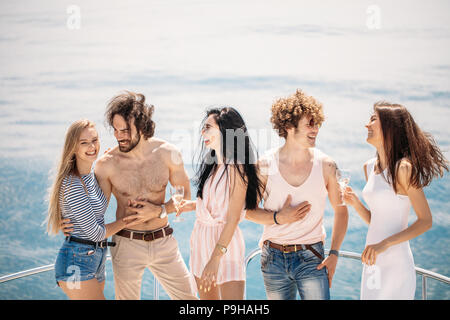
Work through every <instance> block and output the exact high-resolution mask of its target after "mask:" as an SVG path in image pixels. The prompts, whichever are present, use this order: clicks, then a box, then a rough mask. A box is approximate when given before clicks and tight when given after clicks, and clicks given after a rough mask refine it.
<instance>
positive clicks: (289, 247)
mask: <svg viewBox="0 0 450 320" xmlns="http://www.w3.org/2000/svg"><path fill="white" fill-rule="evenodd" d="M320 242H322V241H319V242H316V243H313V244H286V245H283V244H277V243H273V242H271V241H269V240H266V241H264V244H265V245H268V246H269V247H271V248H274V249H277V250H280V251H281V252H283V253H291V252H297V251H301V250H310V251H311V252H312V253H313V254H314V255H315V256H316V257H317V258H319V259H320V260H323V259H324V258H323V257H322V255H321V254H320V253H319V252H317V250H316V249H314V248H313V247H312V246H313V245H315V244H317V243H320Z"/></svg>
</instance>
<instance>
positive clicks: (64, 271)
mask: <svg viewBox="0 0 450 320" xmlns="http://www.w3.org/2000/svg"><path fill="white" fill-rule="evenodd" d="M99 151H100V143H99V138H98V134H97V130H96V129H95V124H94V123H93V122H91V121H89V120H78V121H76V122H74V123H73V124H72V125H71V126H70V127H69V129H68V130H67V133H66V138H65V142H64V148H63V152H62V155H61V159H60V162H59V165H58V169H57V172H56V177H55V179H54V182H53V185H52V187H51V188H50V192H49V207H48V216H47V232H48V233H50V234H58V232H59V231H60V230H63V231H64V232H65V233H67V234H68V235H69V236H68V237H66V239H65V241H64V243H63V245H62V246H61V248H60V250H59V252H58V256H57V258H56V262H55V278H56V283H57V284H58V286H60V287H61V289H62V290H63V291H64V293H65V294H66V295H67V296H68V297H69V298H70V299H73V300H79V299H83V300H91V299H92V300H101V299H105V297H104V295H103V289H104V286H105V261H106V252H107V247H108V246H110V245H114V244H113V243H111V242H107V240H106V239H107V238H108V237H109V236H111V235H113V234H115V233H116V232H118V231H120V230H122V229H123V228H124V227H125V226H128V225H131V223H130V224H128V225H127V224H126V223H125V222H123V221H122V220H118V221H115V222H112V223H109V224H106V225H105V220H104V214H105V211H106V208H107V206H108V201H107V199H106V198H105V195H104V194H103V192H102V189H101V188H100V187H99V185H98V183H97V179H96V178H95V175H94V171H93V170H92V165H93V163H94V161H95V160H96V159H97V155H98V152H99ZM63 219H64V220H63ZM66 220H67V221H70V222H71V224H70V225H68V227H69V228H65V227H64V228H63V227H62V226H63V222H64V221H66Z"/></svg>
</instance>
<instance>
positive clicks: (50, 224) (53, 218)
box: [45, 119, 95, 234]
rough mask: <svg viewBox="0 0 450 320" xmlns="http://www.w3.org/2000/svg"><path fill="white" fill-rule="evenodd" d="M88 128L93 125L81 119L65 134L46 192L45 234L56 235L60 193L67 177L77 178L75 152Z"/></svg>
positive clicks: (59, 219)
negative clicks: (50, 184) (53, 173)
mask: <svg viewBox="0 0 450 320" xmlns="http://www.w3.org/2000/svg"><path fill="white" fill-rule="evenodd" d="M89 127H95V123H93V122H92V121H90V120H87V119H81V120H78V121H75V122H74V123H72V125H71V126H70V127H69V129H68V130H67V132H66V138H65V142H64V148H63V151H62V153H61V158H60V161H59V163H58V166H57V171H56V176H55V178H54V180H53V184H52V186H51V187H50V189H49V192H48V215H47V219H46V221H45V222H46V223H47V233H48V234H58V232H59V230H60V225H61V221H62V212H61V211H62V209H61V203H60V192H63V193H64V190H61V187H62V183H63V180H64V178H65V177H67V176H69V175H76V176H79V175H80V174H79V172H78V169H77V162H76V156H75V152H76V150H77V147H78V141H79V139H80V135H81V132H83V130H84V129H86V128H89Z"/></svg>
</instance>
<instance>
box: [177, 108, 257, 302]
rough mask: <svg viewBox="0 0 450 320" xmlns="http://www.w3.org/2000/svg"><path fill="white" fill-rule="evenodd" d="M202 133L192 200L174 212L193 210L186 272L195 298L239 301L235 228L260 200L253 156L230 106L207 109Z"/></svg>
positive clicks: (241, 253)
mask: <svg viewBox="0 0 450 320" xmlns="http://www.w3.org/2000/svg"><path fill="white" fill-rule="evenodd" d="M201 135H202V138H203V144H202V145H203V148H202V151H203V152H202V154H201V161H200V166H199V169H198V171H197V188H198V192H197V200H194V201H191V200H183V202H182V203H181V204H180V206H179V208H178V213H177V214H178V215H179V214H180V213H181V212H185V211H193V210H195V211H196V221H195V225H194V229H193V231H192V235H191V255H190V267H191V272H192V273H193V275H194V277H195V280H196V282H197V287H198V289H199V293H200V299H205V300H213V299H214V300H215V299H225V300H228V299H233V300H238V299H243V298H244V289H245V265H244V260H245V243H244V237H243V234H242V232H241V230H240V229H239V227H238V224H239V222H240V221H242V219H243V218H244V217H245V210H246V209H254V208H256V206H257V199H261V198H262V197H261V192H262V188H261V182H260V180H259V178H258V168H257V166H256V154H255V152H254V150H253V147H252V145H251V142H250V138H249V136H248V132H247V128H246V126H245V123H244V120H243V119H242V117H241V115H240V114H239V113H238V112H237V111H236V110H235V109H233V108H230V107H225V108H221V109H211V110H208V111H207V115H206V118H205V119H204V121H203V125H202V130H201ZM204 147H206V148H207V149H205V148H204Z"/></svg>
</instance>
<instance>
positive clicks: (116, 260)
mask: <svg viewBox="0 0 450 320" xmlns="http://www.w3.org/2000/svg"><path fill="white" fill-rule="evenodd" d="M113 241H114V242H116V246H115V247H110V250H111V256H112V265H113V272H114V286H115V291H116V299H117V300H139V299H140V298H141V283H142V276H143V274H144V271H145V268H149V269H150V271H151V272H152V273H153V275H154V276H155V278H156V279H157V280H158V281H159V283H161V285H162V287H163V288H164V290H165V291H166V292H167V294H168V295H169V296H170V298H171V299H174V300H197V299H198V298H197V286H196V284H195V280H194V278H193V276H192V275H191V273H190V272H189V271H188V269H187V267H186V264H185V263H184V260H183V257H182V256H181V253H180V251H179V249H178V243H177V240H176V239H175V238H174V237H173V236H172V235H169V236H166V237H163V238H160V239H157V240H153V241H144V240H135V239H127V238H124V237H121V236H118V235H114V236H113Z"/></svg>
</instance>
